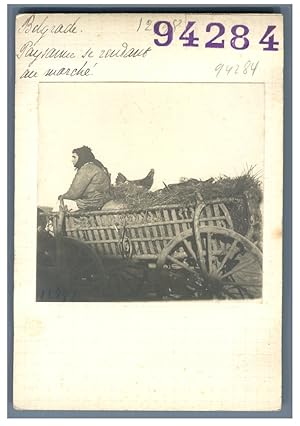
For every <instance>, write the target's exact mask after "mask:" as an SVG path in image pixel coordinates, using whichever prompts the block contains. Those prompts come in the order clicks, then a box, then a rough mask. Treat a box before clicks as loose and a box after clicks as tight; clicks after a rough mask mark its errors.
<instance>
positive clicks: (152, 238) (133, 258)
mask: <svg viewBox="0 0 300 426" xmlns="http://www.w3.org/2000/svg"><path fill="white" fill-rule="evenodd" d="M236 201H238V200H237V199H236V198H224V199H222V198H219V199H214V200H206V201H203V199H202V198H201V196H200V195H199V196H198V199H197V201H196V202H195V204H194V205H190V206H188V207H182V206H180V205H168V206H153V207H151V208H148V209H147V210H145V209H143V210H135V211H132V210H130V209H119V210H110V211H109V210H100V211H76V212H67V211H66V210H65V208H64V206H63V202H62V203H61V206H60V211H59V213H58V214H53V215H50V216H48V220H49V221H50V222H49V223H51V231H52V232H53V235H54V236H55V241H56V265H55V267H56V268H57V269H58V270H59V271H60V274H62V275H65V274H66V273H69V274H70V271H68V269H69V270H71V273H72V274H73V276H76V277H78V276H81V278H82V279H83V280H84V279H86V280H88V279H90V278H91V277H93V278H94V279H96V281H97V280H98V282H99V279H100V277H101V282H102V285H104V284H103V283H104V282H106V284H107V280H109V277H108V276H109V273H108V272H107V268H106V267H105V265H106V264H107V262H109V259H110V260H111V261H112V262H114V261H117V260H118V259H125V261H126V260H127V261H128V262H129V261H130V262H131V263H130V264H131V265H132V262H134V263H135V264H137V263H139V264H140V265H141V264H142V265H143V268H150V269H152V270H155V271H156V273H157V274H158V275H157V276H158V283H159V282H160V283H163V282H164V281H166V282H167V286H166V285H164V286H163V285H162V287H164V293H166V292H167V293H168V292H169V294H172V284H170V283H172V280H173V279H174V282H175V281H176V280H177V282H178V279H179V281H180V282H181V288H182V282H184V288H185V291H184V292H183V293H184V294H186V293H185V292H188V291H190V292H191V294H192V295H193V297H199V298H242V297H261V289H262V253H261V251H260V249H259V248H258V243H259V242H258V241H253V234H254V232H253V230H254V227H255V223H254V222H255V221H254V220H253V217H254V215H253V214H252V213H253V211H252V210H251V208H249V205H248V210H247V211H248V217H247V222H248V224H249V226H248V229H247V232H245V233H244V235H242V234H241V233H239V232H237V231H236V230H235V229H234V224H233V221H232V217H231V215H230V214H229V210H228V208H227V205H228V204H230V203H234V202H236ZM244 201H245V202H246V203H247V197H246V196H245V197H244ZM70 259H71V260H70ZM127 264H129V263H127ZM68 265H69V266H68ZM112 270H113V268H111V271H112ZM65 278H66V277H65ZM159 285H160V284H158V286H159ZM120 286H123V288H125V287H126V286H127V287H128V292H127V295H128V296H130V294H131V293H134V292H135V291H136V285H135V286H133V289H132V288H131V282H130V279H129V280H128V279H127V280H124V283H120ZM166 287H167V291H166V289H165V288H166ZM175 287H176V286H175ZM125 293H126V292H125Z"/></svg>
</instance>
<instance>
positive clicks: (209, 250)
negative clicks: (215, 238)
mask: <svg viewBox="0 0 300 426" xmlns="http://www.w3.org/2000/svg"><path fill="white" fill-rule="evenodd" d="M206 256H207V260H208V272H211V271H212V242H211V234H210V233H209V232H208V233H207V238H206Z"/></svg>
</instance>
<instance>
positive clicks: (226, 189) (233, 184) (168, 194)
mask: <svg viewBox="0 0 300 426" xmlns="http://www.w3.org/2000/svg"><path fill="white" fill-rule="evenodd" d="M112 189H113V196H114V200H115V201H117V202H120V203H122V204H124V205H126V206H127V208H129V209H131V210H133V211H134V210H140V209H142V210H146V209H147V208H150V207H153V206H167V205H172V204H178V205H180V206H182V207H188V206H191V205H195V203H196V199H197V193H198V194H199V193H200V194H201V196H202V198H203V199H204V201H206V200H213V199H216V198H228V197H230V198H237V200H235V201H233V202H228V203H225V204H226V207H227V208H228V210H229V213H230V215H231V218H232V220H233V223H234V228H235V230H236V231H237V232H240V233H241V234H243V235H245V233H246V232H247V230H248V228H249V215H248V210H247V209H248V206H247V204H246V201H245V197H244V194H245V193H247V194H248V196H249V197H250V199H251V203H252V206H253V205H254V206H255V210H256V211H257V213H256V217H255V218H254V219H255V221H256V222H258V223H260V226H259V227H258V229H257V234H259V235H258V236H257V239H261V238H260V234H261V214H260V210H259V205H260V203H261V201H262V188H261V181H260V178H259V175H258V174H257V173H255V172H254V167H251V168H249V169H248V170H247V171H245V172H244V173H243V174H241V175H240V176H236V177H233V178H232V177H228V176H220V177H219V178H216V179H213V178H211V179H208V180H207V181H201V180H198V179H187V178H181V179H180V182H179V183H177V184H170V185H165V188H163V189H159V190H158V191H153V192H151V191H149V192H145V191H144V190H143V189H141V188H138V187H136V186H135V185H133V184H130V183H125V184H123V185H119V186H115V187H113V188H112Z"/></svg>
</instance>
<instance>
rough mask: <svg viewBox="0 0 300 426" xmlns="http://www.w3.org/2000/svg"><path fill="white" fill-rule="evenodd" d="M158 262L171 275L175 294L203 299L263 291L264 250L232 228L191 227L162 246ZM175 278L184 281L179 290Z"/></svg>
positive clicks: (167, 274) (253, 293) (241, 296)
mask: <svg viewBox="0 0 300 426" xmlns="http://www.w3.org/2000/svg"><path fill="white" fill-rule="evenodd" d="M157 266H158V268H159V270H160V271H161V273H162V274H163V275H162V277H168V279H169V282H170V283H171V285H170V286H169V291H170V294H171V295H172V294H173V293H174V297H176V296H177V297H178V298H179V297H180V296H182V297H185V296H187V293H189V294H190V295H192V296H193V297H196V298H200V299H241V298H242V299H243V298H257V297H261V294H262V253H261V252H260V250H259V249H258V248H257V247H256V246H255V245H254V244H253V243H252V242H251V241H249V240H248V239H247V238H245V237H243V236H242V235H240V234H238V233H237V232H235V231H233V230H231V229H225V228H218V227H215V226H206V227H201V228H198V230H197V235H194V233H193V230H192V229H191V230H188V231H186V232H184V233H182V234H180V235H178V236H177V237H176V238H175V239H174V240H172V241H171V242H170V243H169V244H168V245H167V246H166V247H165V248H164V249H163V250H162V252H161V254H160V256H159V258H158V262H157ZM173 278H174V280H175V281H176V279H177V281H181V285H180V286H178V285H177V291H176V283H175V291H174V285H173V282H172V279H173ZM178 287H180V291H179V290H178ZM180 292H181V294H180ZM176 293H179V294H176Z"/></svg>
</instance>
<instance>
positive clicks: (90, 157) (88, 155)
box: [72, 146, 109, 175]
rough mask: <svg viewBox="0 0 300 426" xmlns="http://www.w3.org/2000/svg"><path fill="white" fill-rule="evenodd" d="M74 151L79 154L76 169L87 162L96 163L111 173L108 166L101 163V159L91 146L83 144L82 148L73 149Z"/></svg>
mask: <svg viewBox="0 0 300 426" xmlns="http://www.w3.org/2000/svg"><path fill="white" fill-rule="evenodd" d="M72 153H75V154H77V155H78V161H77V163H76V164H75V169H77V170H79V169H80V168H81V167H82V166H83V165H84V164H86V163H94V164H96V166H98V167H100V168H101V169H104V170H105V171H106V173H107V174H108V175H109V173H108V170H107V168H106V167H105V166H104V165H103V164H102V163H101V161H99V160H97V159H96V158H95V156H94V154H93V153H92V150H91V148H89V147H88V146H82V147H81V148H75V149H73V151H72Z"/></svg>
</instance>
